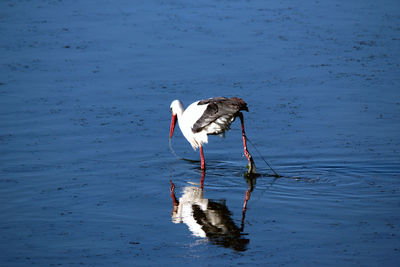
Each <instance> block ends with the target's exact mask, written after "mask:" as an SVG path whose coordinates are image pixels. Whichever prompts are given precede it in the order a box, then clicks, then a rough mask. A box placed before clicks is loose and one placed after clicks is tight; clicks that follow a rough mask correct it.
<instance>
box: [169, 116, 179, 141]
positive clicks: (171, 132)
mask: <svg viewBox="0 0 400 267" xmlns="http://www.w3.org/2000/svg"><path fill="white" fill-rule="evenodd" d="M176 117H177V116H176V115H172V119H171V129H170V130H169V139H171V138H172V135H173V134H174V129H175V125H176Z"/></svg>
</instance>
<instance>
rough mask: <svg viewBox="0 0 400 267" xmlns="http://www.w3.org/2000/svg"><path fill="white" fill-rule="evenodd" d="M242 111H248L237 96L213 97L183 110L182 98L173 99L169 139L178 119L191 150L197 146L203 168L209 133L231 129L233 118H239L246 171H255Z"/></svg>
mask: <svg viewBox="0 0 400 267" xmlns="http://www.w3.org/2000/svg"><path fill="white" fill-rule="evenodd" d="M242 110H245V111H249V110H248V108H247V104H246V102H244V100H243V99H241V98H238V97H232V98H226V97H214V98H210V99H206V100H200V101H196V102H194V103H192V104H191V105H189V106H188V107H187V108H186V110H185V109H184V108H183V104H182V102H181V101H179V100H174V101H172V103H171V112H172V120H171V128H170V132H169V138H170V139H171V138H172V135H173V133H174V129H175V125H176V121H177V120H178V123H179V128H180V129H181V131H182V134H183V135H184V136H185V138H186V139H187V140H188V142H189V143H190V144H191V145H192V147H193V149H194V150H196V149H197V148H200V156H201V169H202V170H205V161H204V154H203V144H205V143H207V142H208V135H209V134H213V135H218V134H224V133H225V131H226V130H229V129H230V125H231V123H232V122H233V121H234V120H235V118H236V117H239V118H240V121H241V125H242V137H243V146H244V154H245V155H246V157H247V160H248V161H249V173H255V165H254V161H253V158H252V157H251V155H250V153H249V151H248V150H247V145H246V135H245V131H244V119H243V114H242V112H241V111H242Z"/></svg>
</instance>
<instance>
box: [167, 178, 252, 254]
mask: <svg viewBox="0 0 400 267" xmlns="http://www.w3.org/2000/svg"><path fill="white" fill-rule="evenodd" d="M204 178H205V171H202V172H201V180H200V186H185V187H184V188H183V190H182V191H183V193H182V196H181V197H180V198H179V200H178V199H177V198H176V196H175V184H174V183H173V182H172V181H171V180H170V183H171V188H170V191H171V198H172V204H173V210H172V221H173V222H174V223H185V224H186V225H187V226H188V227H189V230H190V231H191V232H192V234H193V235H194V236H197V237H202V238H207V239H208V240H209V241H210V242H211V243H213V244H216V245H219V246H223V247H226V248H231V249H233V250H235V251H245V250H246V249H247V245H248V244H249V242H250V239H248V238H247V236H248V234H247V233H245V232H244V226H245V223H244V221H245V217H246V210H247V203H248V201H249V200H250V197H251V192H252V191H253V189H254V186H255V184H256V179H257V175H249V174H248V173H247V174H246V175H244V178H245V179H246V182H247V185H248V188H247V190H246V191H245V194H244V201H243V209H242V219H241V224H240V226H237V225H236V224H235V222H234V221H233V219H232V217H231V216H232V213H231V212H230V210H229V208H228V207H227V205H226V202H225V200H224V199H220V200H211V199H207V198H205V197H204V191H203V188H204ZM245 236H246V237H245Z"/></svg>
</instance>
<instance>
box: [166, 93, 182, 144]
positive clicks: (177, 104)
mask: <svg viewBox="0 0 400 267" xmlns="http://www.w3.org/2000/svg"><path fill="white" fill-rule="evenodd" d="M170 108H171V112H172V119H171V128H170V130H169V138H170V139H171V138H172V135H173V134H174V129H175V125H176V122H177V120H178V114H182V113H183V105H182V102H181V101H179V100H174V101H172V103H171V106H170Z"/></svg>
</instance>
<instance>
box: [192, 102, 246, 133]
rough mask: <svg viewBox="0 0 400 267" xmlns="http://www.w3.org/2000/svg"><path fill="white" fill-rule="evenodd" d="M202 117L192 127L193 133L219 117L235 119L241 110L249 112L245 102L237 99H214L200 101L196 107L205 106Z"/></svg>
mask: <svg viewBox="0 0 400 267" xmlns="http://www.w3.org/2000/svg"><path fill="white" fill-rule="evenodd" d="M207 104H208V106H207V108H206V110H205V111H204V113H203V115H202V116H201V117H200V118H199V119H198V120H197V121H196V123H195V124H194V125H193V127H192V131H193V132H194V133H198V132H200V131H201V130H202V129H203V128H204V127H206V126H207V125H209V124H211V123H213V122H214V121H216V120H217V119H218V118H219V117H221V116H226V115H228V116H232V117H236V116H237V115H238V113H239V112H240V111H241V110H245V111H249V110H248V108H247V104H246V102H244V100H243V99H241V98H238V97H231V98H226V97H214V98H210V99H206V100H201V101H200V102H199V103H197V105H207Z"/></svg>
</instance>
